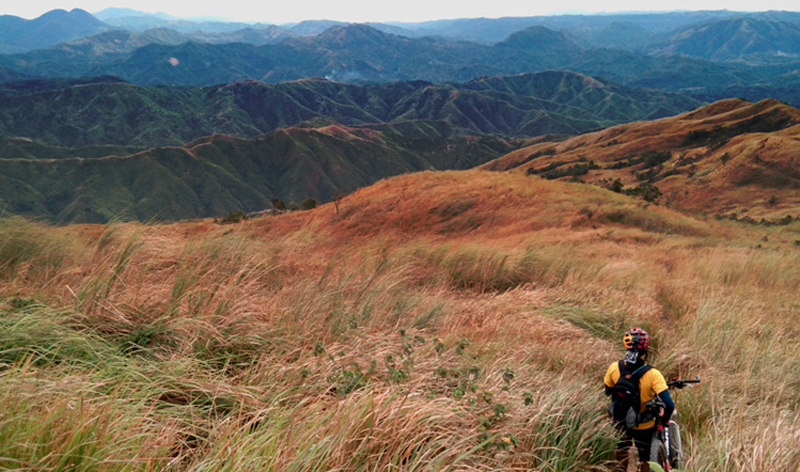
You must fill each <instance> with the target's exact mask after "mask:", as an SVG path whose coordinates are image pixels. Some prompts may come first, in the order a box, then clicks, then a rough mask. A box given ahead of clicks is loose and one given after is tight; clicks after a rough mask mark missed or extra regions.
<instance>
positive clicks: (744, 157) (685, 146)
mask: <svg viewBox="0 0 800 472" xmlns="http://www.w3.org/2000/svg"><path fill="white" fill-rule="evenodd" d="M799 125H800V111H798V110H797V109H796V108H792V107H789V106H787V105H785V104H783V103H781V102H778V101H776V100H764V101H761V102H758V103H751V102H747V101H745V100H738V99H730V100H723V101H720V102H717V103H714V104H711V105H708V106H705V107H701V108H699V109H697V110H695V111H692V112H689V113H684V114H681V115H677V116H674V117H668V118H663V119H660V120H654V121H649V122H638V123H630V124H626V125H621V126H616V127H612V128H608V129H605V130H602V131H598V132H595V133H587V134H584V135H581V136H577V137H575V138H571V139H568V140H565V141H563V142H557V143H546V142H545V143H537V144H534V145H532V146H529V147H526V148H523V149H520V150H518V151H515V152H513V153H510V154H508V155H506V156H503V157H502V158H499V159H497V160H495V161H492V162H490V163H487V164H486V165H485V166H484V168H486V169H492V170H514V171H517V172H524V173H526V174H528V175H537V176H541V177H544V178H550V179H554V178H558V179H572V180H581V181H585V182H588V183H593V184H595V185H599V186H602V187H607V188H613V187H616V189H617V191H622V190H624V189H627V190H632V189H636V188H639V189H642V191H644V190H646V189H652V188H653V187H655V188H657V189H658V190H659V193H660V194H663V195H660V196H656V198H653V199H652V201H658V202H659V203H661V204H663V205H667V206H670V207H671V208H676V209H680V210H684V211H691V212H705V213H710V214H717V215H724V216H727V217H731V218H743V219H746V220H749V221H761V220H762V219H765V218H766V219H767V220H768V221H777V220H781V219H784V218H787V217H789V220H791V219H792V218H800V206H799V205H798V200H797V189H798V188H800V161H798V159H797V155H798V152H800V149H799V148H798V138H800V126H799Z"/></svg>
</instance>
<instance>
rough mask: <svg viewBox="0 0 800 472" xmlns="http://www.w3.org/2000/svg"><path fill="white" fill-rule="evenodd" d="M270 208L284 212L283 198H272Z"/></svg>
mask: <svg viewBox="0 0 800 472" xmlns="http://www.w3.org/2000/svg"><path fill="white" fill-rule="evenodd" d="M272 208H273V209H274V210H275V211H277V212H284V211H286V204H285V203H283V200H281V199H280V198H277V197H276V198H273V199H272Z"/></svg>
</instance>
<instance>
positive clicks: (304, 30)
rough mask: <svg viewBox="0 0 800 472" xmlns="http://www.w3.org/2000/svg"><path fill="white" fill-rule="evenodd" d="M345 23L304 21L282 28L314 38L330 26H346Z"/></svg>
mask: <svg viewBox="0 0 800 472" xmlns="http://www.w3.org/2000/svg"><path fill="white" fill-rule="evenodd" d="M346 25H347V23H345V22H342V21H333V20H305V21H301V22H299V23H291V24H287V25H283V27H284V28H286V29H288V30H289V31H292V32H293V33H297V34H300V35H303V36H315V35H318V34H320V33H322V32H323V31H325V30H326V29H328V28H330V27H332V26H346Z"/></svg>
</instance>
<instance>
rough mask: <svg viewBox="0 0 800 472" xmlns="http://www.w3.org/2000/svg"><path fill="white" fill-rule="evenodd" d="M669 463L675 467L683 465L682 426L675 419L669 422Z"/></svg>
mask: <svg viewBox="0 0 800 472" xmlns="http://www.w3.org/2000/svg"><path fill="white" fill-rule="evenodd" d="M669 463H670V465H671V466H672V468H673V469H680V468H681V467H683V443H681V428H680V426H678V423H676V422H674V421H670V422H669Z"/></svg>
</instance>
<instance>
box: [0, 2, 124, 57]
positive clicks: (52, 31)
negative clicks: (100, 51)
mask: <svg viewBox="0 0 800 472" xmlns="http://www.w3.org/2000/svg"><path fill="white" fill-rule="evenodd" d="M110 29H111V27H110V26H109V25H107V24H105V23H103V22H102V21H100V20H98V19H97V18H95V17H94V16H92V15H91V14H89V13H88V12H86V11H84V10H80V9H78V8H75V9H73V10H71V11H69V12H68V11H66V10H52V11H49V12H47V13H45V14H44V15H42V16H40V17H38V18H35V19H33V20H25V19H23V18H17V17H13V16H8V15H6V16H3V17H2V20H0V52H3V53H6V54H8V53H14V52H22V51H27V50H31V49H37V48H44V47H48V46H52V45H54V44H57V43H60V42H62V41H69V40H72V39H76V38H81V37H84V36H89V35H93V34H97V33H101V32H103V31H108V30H110Z"/></svg>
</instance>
